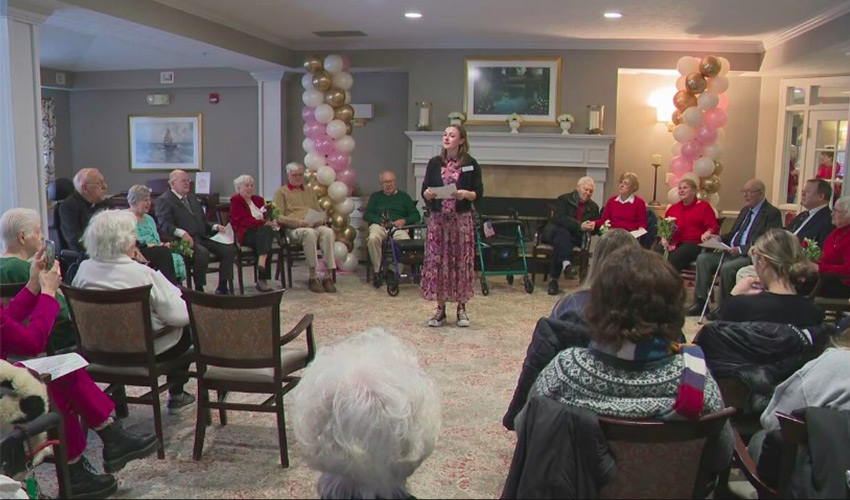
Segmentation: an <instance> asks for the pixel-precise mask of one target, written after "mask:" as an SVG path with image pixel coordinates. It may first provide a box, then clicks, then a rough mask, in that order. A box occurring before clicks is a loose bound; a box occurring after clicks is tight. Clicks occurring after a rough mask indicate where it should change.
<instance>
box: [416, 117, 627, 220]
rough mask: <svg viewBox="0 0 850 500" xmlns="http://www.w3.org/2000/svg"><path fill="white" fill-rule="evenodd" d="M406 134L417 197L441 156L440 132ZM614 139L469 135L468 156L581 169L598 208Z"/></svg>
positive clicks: (484, 160)
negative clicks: (431, 163)
mask: <svg viewBox="0 0 850 500" xmlns="http://www.w3.org/2000/svg"><path fill="white" fill-rule="evenodd" d="M405 135H407V137H408V138H409V139H410V141H411V142H412V143H413V148H412V151H413V153H412V158H411V160H412V161H411V162H412V163H413V175H414V177H415V178H416V186H415V190H416V192H417V195H418V193H419V186H421V185H422V181H423V180H424V179H425V167H426V166H427V165H428V161H429V160H430V159H431V158H433V157H434V156H436V155H438V154H440V148H441V147H442V138H443V132H442V131H435V132H405ZM614 138H615V136H613V135H586V134H570V135H561V134H556V133H548V134H547V133H522V132H520V133H518V134H512V133H510V132H469V143H470V144H471V147H470V150H469V153H470V154H471V155H472V156H474V157H475V159H476V160H477V161H478V163H479V164H480V165H482V166H486V165H516V166H518V167H528V166H535V167H559V168H573V169H583V170H584V171H585V172H584V175H587V176H589V177H591V178H592V179H593V180H594V181H596V190H595V191H594V193H593V199H594V201H596V202H597V203H599V204H600V205H601V204H602V193H604V192H605V180H606V178H607V174H608V168H610V165H609V157H610V152H611V144H613V142H614Z"/></svg>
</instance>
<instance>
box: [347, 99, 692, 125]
mask: <svg viewBox="0 0 850 500" xmlns="http://www.w3.org/2000/svg"><path fill="white" fill-rule="evenodd" d="M694 106H696V99H694ZM334 118H335V119H337V120H342V121H344V122H345V123H348V122H350V121H351V120H352V119H354V108H352V107H351V104H343V105H342V106H340V107H338V108H336V109H335V110H334Z"/></svg>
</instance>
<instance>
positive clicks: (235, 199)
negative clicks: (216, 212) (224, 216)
mask: <svg viewBox="0 0 850 500" xmlns="http://www.w3.org/2000/svg"><path fill="white" fill-rule="evenodd" d="M251 201H252V202H254V205H256V207H257V208H263V207H264V206H265V205H266V200H264V199H262V198H261V197H259V196H256V195H253V196H251ZM230 224H232V225H233V231H234V232H235V233H236V241H238V242H239V244H240V245H241V244H242V237H243V236H245V233H247V232H248V230H249V229H251V228H254V227H263V226H265V225H266V221H265V220H257V219H255V218H254V216H253V215H251V209H250V208H249V207H248V202H247V201H245V198H243V197H242V196H241V195H239V194H234V195H233V196H231V197H230Z"/></svg>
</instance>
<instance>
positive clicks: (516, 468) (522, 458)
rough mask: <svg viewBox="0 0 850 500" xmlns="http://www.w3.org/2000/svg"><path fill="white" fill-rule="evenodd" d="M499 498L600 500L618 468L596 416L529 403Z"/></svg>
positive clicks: (539, 399) (541, 400) (543, 400)
mask: <svg viewBox="0 0 850 500" xmlns="http://www.w3.org/2000/svg"><path fill="white" fill-rule="evenodd" d="M518 423H519V424H520V425H519V427H518V429H517V444H516V449H515V450H514V456H513V459H512V460H511V467H510V469H509V470H508V478H507V480H506V481H505V487H504V489H503V490H502V496H501V498H596V497H597V496H598V493H599V488H601V487H602V486H604V485H605V484H606V483H608V482H609V481H610V480H611V479H613V478H614V477H615V476H616V474H617V464H616V462H615V461H614V457H613V456H612V455H611V452H610V450H609V449H608V441H607V439H606V438H605V434H603V433H602V429H601V428H600V427H599V421H598V420H597V418H596V414H595V413H593V412H592V411H590V410H585V409H581V408H575V407H572V406H567V405H565V404H562V403H559V402H557V401H555V400H553V399H549V398H547V397H545V396H534V397H533V398H531V399H530V400H529V401H528V406H527V407H526V409H525V413H524V414H523V418H521V419H520V421H519V422H518Z"/></svg>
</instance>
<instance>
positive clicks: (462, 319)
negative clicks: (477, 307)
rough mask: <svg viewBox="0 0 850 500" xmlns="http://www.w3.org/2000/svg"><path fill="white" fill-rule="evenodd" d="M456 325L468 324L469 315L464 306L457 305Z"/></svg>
mask: <svg viewBox="0 0 850 500" xmlns="http://www.w3.org/2000/svg"><path fill="white" fill-rule="evenodd" d="M457 326H460V327H464V328H465V327H467V326H469V315H468V314H466V307H464V306H457Z"/></svg>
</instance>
